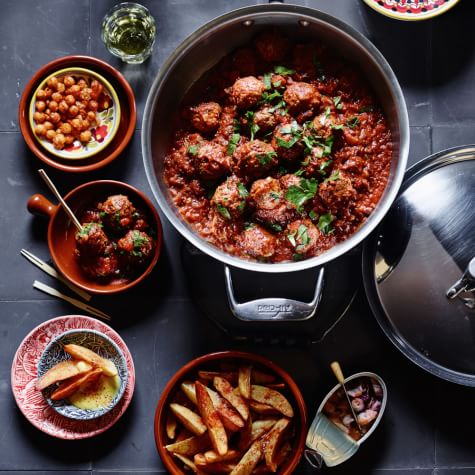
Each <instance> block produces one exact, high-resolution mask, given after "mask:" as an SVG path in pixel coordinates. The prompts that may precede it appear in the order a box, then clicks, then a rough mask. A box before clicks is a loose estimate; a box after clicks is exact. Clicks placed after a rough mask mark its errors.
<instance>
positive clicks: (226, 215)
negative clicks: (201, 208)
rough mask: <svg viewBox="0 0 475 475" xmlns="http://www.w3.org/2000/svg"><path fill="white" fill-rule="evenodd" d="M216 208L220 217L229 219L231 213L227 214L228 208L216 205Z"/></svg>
mask: <svg viewBox="0 0 475 475" xmlns="http://www.w3.org/2000/svg"><path fill="white" fill-rule="evenodd" d="M216 208H217V210H218V211H219V213H220V214H221V216H223V217H224V218H226V219H231V213H230V212H229V210H228V208H226V207H225V206H223V205H221V204H217V205H216Z"/></svg>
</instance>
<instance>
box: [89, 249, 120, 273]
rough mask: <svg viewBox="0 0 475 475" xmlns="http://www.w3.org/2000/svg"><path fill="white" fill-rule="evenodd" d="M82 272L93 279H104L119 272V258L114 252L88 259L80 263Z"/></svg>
mask: <svg viewBox="0 0 475 475" xmlns="http://www.w3.org/2000/svg"><path fill="white" fill-rule="evenodd" d="M81 267H82V269H83V270H84V272H85V273H86V274H87V275H88V276H90V277H91V278H93V279H101V278H102V279H104V278H106V277H111V276H113V275H115V274H118V273H119V259H118V258H117V256H116V254H115V253H114V252H112V251H111V252H110V253H109V254H108V255H104V256H98V257H96V258H94V259H88V260H87V261H86V262H84V263H82V264H81Z"/></svg>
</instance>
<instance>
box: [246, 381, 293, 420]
mask: <svg viewBox="0 0 475 475" xmlns="http://www.w3.org/2000/svg"><path fill="white" fill-rule="evenodd" d="M251 398H252V399H253V400H254V401H257V402H260V403H261V404H268V405H269V406H272V407H273V408H275V409H277V410H278V411H279V412H281V413H282V414H283V415H284V416H287V417H293V416H294V410H293V409H292V406H291V405H290V403H289V401H287V399H286V398H285V397H284V396H283V395H282V394H281V393H279V391H276V390H275V389H269V388H267V387H265V386H259V385H257V384H253V385H252V386H251Z"/></svg>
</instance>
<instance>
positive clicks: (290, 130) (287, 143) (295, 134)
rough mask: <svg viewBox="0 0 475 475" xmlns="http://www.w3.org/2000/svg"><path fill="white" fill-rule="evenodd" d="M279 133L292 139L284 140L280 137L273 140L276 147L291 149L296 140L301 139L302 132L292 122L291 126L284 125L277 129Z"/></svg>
mask: <svg viewBox="0 0 475 475" xmlns="http://www.w3.org/2000/svg"><path fill="white" fill-rule="evenodd" d="M279 132H280V133H281V134H282V135H291V136H292V138H291V139H290V140H284V139H282V138H280V137H276V138H275V140H276V142H277V143H278V145H279V146H280V147H284V148H291V147H293V146H294V145H295V144H296V143H297V142H298V140H299V139H300V138H301V137H302V130H301V128H300V127H299V126H298V125H297V123H296V122H293V123H292V124H286V125H284V126H282V127H281V128H280V129H279Z"/></svg>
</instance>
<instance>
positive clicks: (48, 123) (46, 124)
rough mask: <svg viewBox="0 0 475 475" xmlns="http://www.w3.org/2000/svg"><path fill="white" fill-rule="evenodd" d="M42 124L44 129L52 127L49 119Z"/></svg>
mask: <svg viewBox="0 0 475 475" xmlns="http://www.w3.org/2000/svg"><path fill="white" fill-rule="evenodd" d="M43 125H44V126H45V128H46V130H51V129H52V128H53V127H54V126H53V124H52V123H51V122H50V121H49V120H47V121H45V123H44V124H43Z"/></svg>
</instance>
